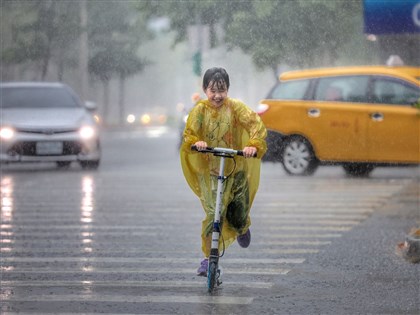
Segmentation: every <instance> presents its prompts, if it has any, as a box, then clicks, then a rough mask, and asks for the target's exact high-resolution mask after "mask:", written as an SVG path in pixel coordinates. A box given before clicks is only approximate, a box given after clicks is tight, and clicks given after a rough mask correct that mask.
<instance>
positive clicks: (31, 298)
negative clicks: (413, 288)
mask: <svg viewBox="0 0 420 315" xmlns="http://www.w3.org/2000/svg"><path fill="white" fill-rule="evenodd" d="M0 296H1V297H2V299H3V301H5V300H8V301H15V302H108V303H120V302H125V303H192V304H231V305H233V304H238V305H244V304H245V305H246V304H251V303H252V301H253V300H254V298H252V297H234V296H212V295H190V294H188V295H166V296H165V295H144V296H141V295H140V296H139V295H136V296H129V295H107V294H102V295H88V294H86V295H76V294H74V295H73V294H63V295H45V294H43V295H27V296H16V295H10V296H4V295H0Z"/></svg>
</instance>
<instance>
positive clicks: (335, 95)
mask: <svg viewBox="0 0 420 315" xmlns="http://www.w3.org/2000/svg"><path fill="white" fill-rule="evenodd" d="M368 83H369V77H368V76H340V77H328V78H322V79H319V82H318V84H317V87H316V89H315V97H314V98H315V100H317V101H330V102H356V103H357V102H359V103H360V102H367V93H366V92H367V87H368Z"/></svg>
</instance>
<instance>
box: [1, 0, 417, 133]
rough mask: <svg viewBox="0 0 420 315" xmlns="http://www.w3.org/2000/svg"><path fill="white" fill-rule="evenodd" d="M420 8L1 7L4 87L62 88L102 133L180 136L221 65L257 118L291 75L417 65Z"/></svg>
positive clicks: (264, 4)
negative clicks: (206, 75) (212, 70)
mask: <svg viewBox="0 0 420 315" xmlns="http://www.w3.org/2000/svg"><path fill="white" fill-rule="evenodd" d="M419 8H420V2H419V1H418V0H404V1H379V0H364V1H363V0H355V1H329V0H318V1H306V0H296V1H252V0H250V1H223V2H222V1H175V0H174V1H146V0H144V1H89V0H80V1H54V0H33V1H2V2H1V30H0V32H1V38H2V48H1V78H2V81H61V82H63V83H66V84H68V85H69V86H70V87H72V88H73V89H74V90H75V92H76V93H77V94H78V95H79V96H80V97H81V99H82V100H83V101H86V100H89V101H92V102H94V103H96V104H97V114H98V116H99V117H100V120H101V124H102V126H106V127H113V126H144V125H169V126H179V124H180V123H181V121H182V119H183V117H184V116H185V114H186V113H188V110H189V109H190V108H191V107H192V106H193V104H194V101H193V96H194V95H197V94H198V96H200V95H201V94H202V93H201V88H200V81H201V75H202V73H203V70H205V69H207V68H209V67H212V66H215V65H218V66H223V67H225V68H226V69H227V71H228V72H229V74H230V75H231V81H232V82H233V84H232V86H231V89H230V96H232V97H235V98H240V99H242V100H243V101H244V102H246V103H247V104H248V105H249V106H251V107H252V108H254V109H255V108H256V107H257V105H258V102H259V100H260V99H263V98H264V97H265V96H266V95H267V93H268V92H269V91H270V89H271V87H272V86H273V85H274V84H275V83H276V81H278V76H279V74H281V73H282V72H284V71H286V70H295V69H304V68H313V67H323V66H341V65H369V64H385V63H386V61H387V60H388V59H389V56H390V55H397V56H399V58H400V59H401V61H402V62H403V63H404V64H406V65H417V66H418V65H419V64H420V58H419V55H418V51H419V48H420V47H419V43H420V41H419V35H418V34H419V33H418V32H419V30H420V13H419V12H420V9H419Z"/></svg>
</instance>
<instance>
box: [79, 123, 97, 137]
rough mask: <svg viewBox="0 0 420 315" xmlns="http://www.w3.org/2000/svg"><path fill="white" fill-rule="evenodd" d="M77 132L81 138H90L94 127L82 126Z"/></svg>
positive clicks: (93, 132)
mask: <svg viewBox="0 0 420 315" xmlns="http://www.w3.org/2000/svg"><path fill="white" fill-rule="evenodd" d="M79 134H80V137H82V138H83V139H91V138H92V137H93V136H94V135H95V129H94V128H92V127H91V126H84V127H82V128H80V130H79Z"/></svg>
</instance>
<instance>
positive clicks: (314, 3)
mask: <svg viewBox="0 0 420 315" xmlns="http://www.w3.org/2000/svg"><path fill="white" fill-rule="evenodd" d="M137 8H138V9H139V11H140V12H142V13H143V14H145V15H146V16H148V17H153V16H168V17H169V18H170V20H171V28H172V30H174V31H175V32H176V40H175V43H177V42H179V41H183V40H186V39H187V35H188V34H187V28H188V26H189V25H192V24H196V23H197V21H199V22H200V23H202V24H205V25H208V26H209V27H210V32H212V30H214V28H215V25H217V24H219V25H221V26H222V28H223V29H224V30H225V34H224V38H223V41H224V42H223V43H224V44H227V45H228V47H230V48H235V47H239V48H241V49H242V50H243V51H244V52H245V53H246V54H248V55H250V56H251V57H252V60H253V62H254V64H255V65H256V66H257V67H258V68H260V69H263V68H267V67H268V68H272V69H275V68H277V65H279V64H287V65H289V66H294V67H308V66H314V65H332V64H334V63H335V62H337V60H339V59H340V57H341V56H340V54H350V55H352V52H350V53H349V51H348V50H349V49H350V50H354V51H355V52H357V51H359V50H366V48H367V47H366V46H365V47H360V46H349V45H348V43H350V42H354V41H353V39H354V38H355V37H356V38H364V34H363V32H362V23H363V21H362V15H363V12H362V0H353V1H345V0H337V1H331V0H294V1H290V0H278V1H260V0H248V1H209V0H206V1H183V0H172V1H153V0H149V1H147V0H144V1H141V2H140V4H139V5H138V6H137ZM355 17H359V19H355ZM210 40H211V43H210V44H211V47H213V46H214V45H217V44H218V41H217V38H216V36H213V37H212V38H211V39H210ZM343 47H345V49H346V50H344V48H343ZM358 56H360V57H361V58H364V57H365V56H363V55H360V54H359V55H358Z"/></svg>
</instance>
